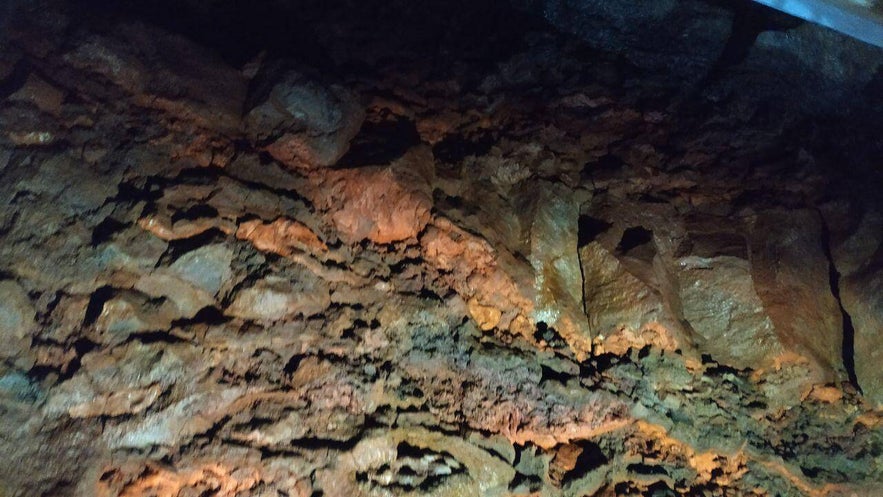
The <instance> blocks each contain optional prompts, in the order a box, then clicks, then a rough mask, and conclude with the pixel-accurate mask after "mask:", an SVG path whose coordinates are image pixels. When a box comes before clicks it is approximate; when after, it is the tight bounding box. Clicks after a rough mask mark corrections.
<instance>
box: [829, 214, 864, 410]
mask: <svg viewBox="0 0 883 497" xmlns="http://www.w3.org/2000/svg"><path fill="white" fill-rule="evenodd" d="M819 218H820V219H821V225H822V240H821V241H822V248H823V249H824V251H825V257H826V258H827V259H828V283H829V286H830V287H831V295H833V296H834V300H836V301H837V306H838V307H839V308H840V315H841V319H842V329H843V342H842V352H841V358H842V360H843V368H844V369H845V370H846V375H847V377H848V378H849V382H850V383H851V384H852V386H854V387H855V389H856V390H858V392H859V393H862V394H863V393H864V392H863V391H862V388H861V386H860V385H859V383H858V376H857V375H856V373H855V326H854V325H853V323H852V316H850V315H849V312H847V311H846V308H845V307H843V300H841V298H840V271H838V270H837V266H836V264H835V263H834V255H833V254H832V253H831V231H830V229H829V228H828V223H827V221H826V220H825V217H824V215H823V214H822V213H821V212H819Z"/></svg>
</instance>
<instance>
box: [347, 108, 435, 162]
mask: <svg viewBox="0 0 883 497" xmlns="http://www.w3.org/2000/svg"><path fill="white" fill-rule="evenodd" d="M419 143H420V133H418V132H417V127H416V125H415V124H414V121H411V120H410V119H406V118H402V117H399V118H396V119H389V120H385V121H380V122H366V123H365V124H363V125H362V129H361V131H359V134H358V135H356V137H355V138H354V139H353V141H352V143H351V144H350V148H349V150H348V151H347V153H346V154H345V155H344V156H343V157H341V159H340V160H339V161H337V164H336V165H335V167H337V168H355V167H362V166H375V165H384V164H389V163H390V162H392V161H394V160H396V159H398V158H400V157H401V156H403V155H405V152H407V151H408V150H410V149H411V147H414V146H415V145H417V144H419Z"/></svg>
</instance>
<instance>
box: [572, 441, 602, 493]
mask: <svg viewBox="0 0 883 497" xmlns="http://www.w3.org/2000/svg"><path fill="white" fill-rule="evenodd" d="M577 445H579V446H580V448H581V449H582V452H580V454H579V456H577V458H576V463H575V464H574V466H573V469H571V470H570V471H568V472H567V473H565V474H564V477H563V478H562V484H563V485H564V486H567V485H568V484H570V483H571V482H573V481H574V480H577V479H579V478H581V477H583V476H585V475H587V474H588V473H590V472H592V471H594V470H596V469H598V468H600V467H601V466H604V465H605V464H607V463H608V462H609V461H610V460H609V458H608V457H607V454H605V453H604V451H603V450H601V447H600V446H599V445H598V444H596V443H593V442H587V441H583V442H577Z"/></svg>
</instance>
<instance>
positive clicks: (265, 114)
mask: <svg viewBox="0 0 883 497" xmlns="http://www.w3.org/2000/svg"><path fill="white" fill-rule="evenodd" d="M267 86H269V89H267V90H265V94H263V95H260V98H259V103H257V105H255V106H254V107H253V108H252V109H251V110H249V111H248V114H247V115H246V117H245V129H246V132H247V133H248V134H249V136H250V137H251V138H252V139H253V140H255V141H257V142H258V143H259V144H261V145H262V146H263V147H265V148H266V150H267V151H268V152H269V153H270V155H272V156H273V157H275V158H276V159H277V160H279V161H280V162H283V163H285V164H287V165H289V166H291V167H297V168H306V169H310V168H313V167H322V166H329V165H331V164H334V163H335V162H337V160H338V159H340V158H341V157H343V154H345V153H346V151H347V149H348V148H349V142H350V140H352V138H353V137H354V136H355V135H356V133H358V131H359V128H360V127H361V125H362V121H363V120H364V118H365V113H364V110H363V108H362V106H361V105H360V104H359V101H358V99H357V98H356V96H355V95H353V94H352V93H351V92H349V91H348V90H346V89H345V88H343V87H341V86H337V85H331V86H328V85H324V84H320V83H318V82H316V81H314V80H312V79H310V78H309V77H307V76H305V75H304V74H301V73H299V72H295V71H289V72H287V73H285V74H283V75H282V77H281V78H279V79H278V80H277V81H275V82H273V83H271V84H270V85H267Z"/></svg>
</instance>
